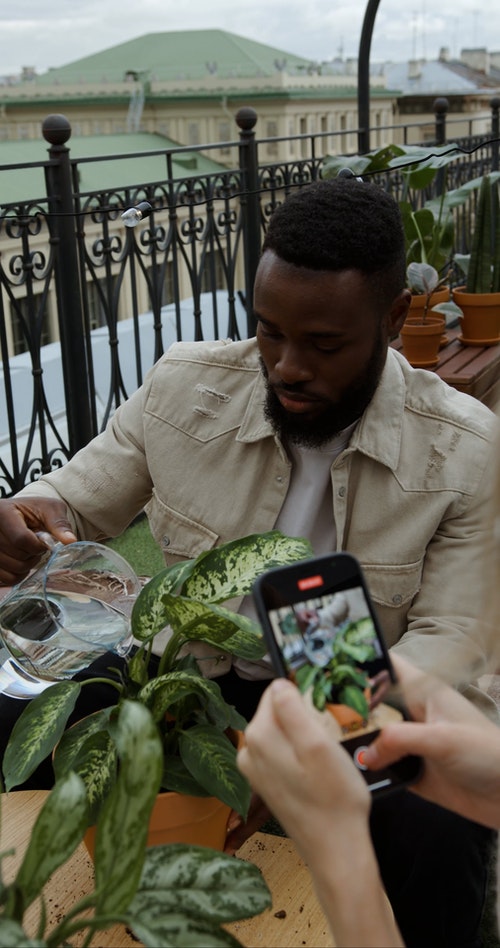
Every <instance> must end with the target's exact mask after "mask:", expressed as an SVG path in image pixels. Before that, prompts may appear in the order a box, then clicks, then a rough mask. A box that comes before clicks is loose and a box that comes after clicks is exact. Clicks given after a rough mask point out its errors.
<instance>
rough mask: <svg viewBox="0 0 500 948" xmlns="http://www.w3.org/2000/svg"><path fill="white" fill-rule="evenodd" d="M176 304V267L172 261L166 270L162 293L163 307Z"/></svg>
mask: <svg viewBox="0 0 500 948" xmlns="http://www.w3.org/2000/svg"><path fill="white" fill-rule="evenodd" d="M173 302H174V267H173V263H172V261H170V262H169V263H167V266H166V268H165V279H164V281H163V286H162V291H161V305H162V306H166V305H167V304H168V303H173Z"/></svg>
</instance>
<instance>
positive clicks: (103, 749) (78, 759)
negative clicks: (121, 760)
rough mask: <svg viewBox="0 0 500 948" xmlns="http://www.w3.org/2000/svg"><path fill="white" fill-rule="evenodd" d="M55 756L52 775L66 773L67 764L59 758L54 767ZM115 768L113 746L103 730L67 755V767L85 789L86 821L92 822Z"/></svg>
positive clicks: (114, 750)
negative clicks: (87, 818) (68, 758)
mask: <svg viewBox="0 0 500 948" xmlns="http://www.w3.org/2000/svg"><path fill="white" fill-rule="evenodd" d="M66 733H68V732H66ZM58 756H59V755H56V759H57V757H58ZM56 759H55V760H54V770H55V772H56V775H60V774H65V773H67V772H68V769H69V765H67V764H66V762H64V763H62V762H61V761H60V762H59V764H58V765H57V766H56ZM116 767H117V754H116V748H115V745H114V743H113V741H112V739H111V736H110V734H109V733H108V732H107V730H101V731H96V732H95V733H91V734H89V736H88V737H87V738H86V740H84V741H83V743H82V744H81V745H80V746H79V748H78V752H77V753H75V754H74V755H71V765H70V769H71V770H73V771H74V772H75V773H76V774H78V776H79V777H81V779H82V780H83V782H84V784H85V788H86V790H87V799H88V803H89V824H91V823H95V821H96V819H97V815H98V813H99V810H100V808H101V805H102V803H103V801H104V800H105V799H106V797H107V795H108V793H109V790H110V788H111V787H112V786H113V784H114V782H115V780H116Z"/></svg>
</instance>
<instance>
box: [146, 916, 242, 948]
mask: <svg viewBox="0 0 500 948" xmlns="http://www.w3.org/2000/svg"><path fill="white" fill-rule="evenodd" d="M155 909H156V910H155V912H154V913H153V912H152V911H149V912H144V913H141V915H140V916H139V915H131V914H130V913H129V912H128V913H127V918H128V924H129V927H130V928H131V929H132V930H133V932H134V934H135V936H136V938H139V939H140V941H141V942H142V944H143V945H145V948H187V946H189V948H238V946H240V942H239V941H237V940H236V938H234V937H233V935H231V934H230V933H229V932H226V931H224V929H223V928H219V927H218V926H217V925H212V924H211V923H210V922H208V921H200V920H199V919H197V918H189V916H187V915H181V914H180V913H179V912H174V913H171V914H169V915H165V914H164V913H163V912H162V911H161V907H159V906H155Z"/></svg>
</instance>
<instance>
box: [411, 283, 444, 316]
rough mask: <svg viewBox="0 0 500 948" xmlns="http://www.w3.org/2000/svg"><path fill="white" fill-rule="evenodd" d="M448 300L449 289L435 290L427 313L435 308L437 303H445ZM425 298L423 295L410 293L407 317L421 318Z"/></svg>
mask: <svg viewBox="0 0 500 948" xmlns="http://www.w3.org/2000/svg"><path fill="white" fill-rule="evenodd" d="M449 298H450V290H449V287H447V286H445V287H444V289H442V290H437V291H436V293H433V294H432V296H431V298H430V301H429V312H430V310H431V309H432V307H433V306H437V304H438V303H447V302H448V300H449ZM425 300H426V296H425V293H412V295H411V303H410V310H409V314H408V315H409V316H410V317H411V316H421V315H422V312H423V309H424V305H425Z"/></svg>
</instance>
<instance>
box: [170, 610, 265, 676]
mask: <svg viewBox="0 0 500 948" xmlns="http://www.w3.org/2000/svg"><path fill="white" fill-rule="evenodd" d="M163 605H164V608H165V613H166V614H168V621H169V623H170V625H171V626H172V628H173V630H174V636H175V635H178V636H179V644H180V643H181V636H182V644H184V642H185V641H191V642H205V643H206V644H208V645H213V646H214V648H222V649H224V651H226V652H230V653H231V654H232V655H238V656H239V657H240V658H246V659H248V660H249V661H256V660H258V659H259V658H262V657H263V656H264V655H265V654H266V646H265V643H264V639H263V636H262V630H261V628H260V626H259V625H258V624H257V623H256V622H252V620H251V619H249V618H248V617H247V616H245V615H240V614H239V613H236V612H231V611H230V610H229V609H226V608H224V606H219V605H216V604H212V603H205V602H200V601H199V600H197V599H190V598H189V599H188V598H185V597H184V596H165V597H164V599H163ZM169 647H170V648H172V646H171V645H169Z"/></svg>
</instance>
